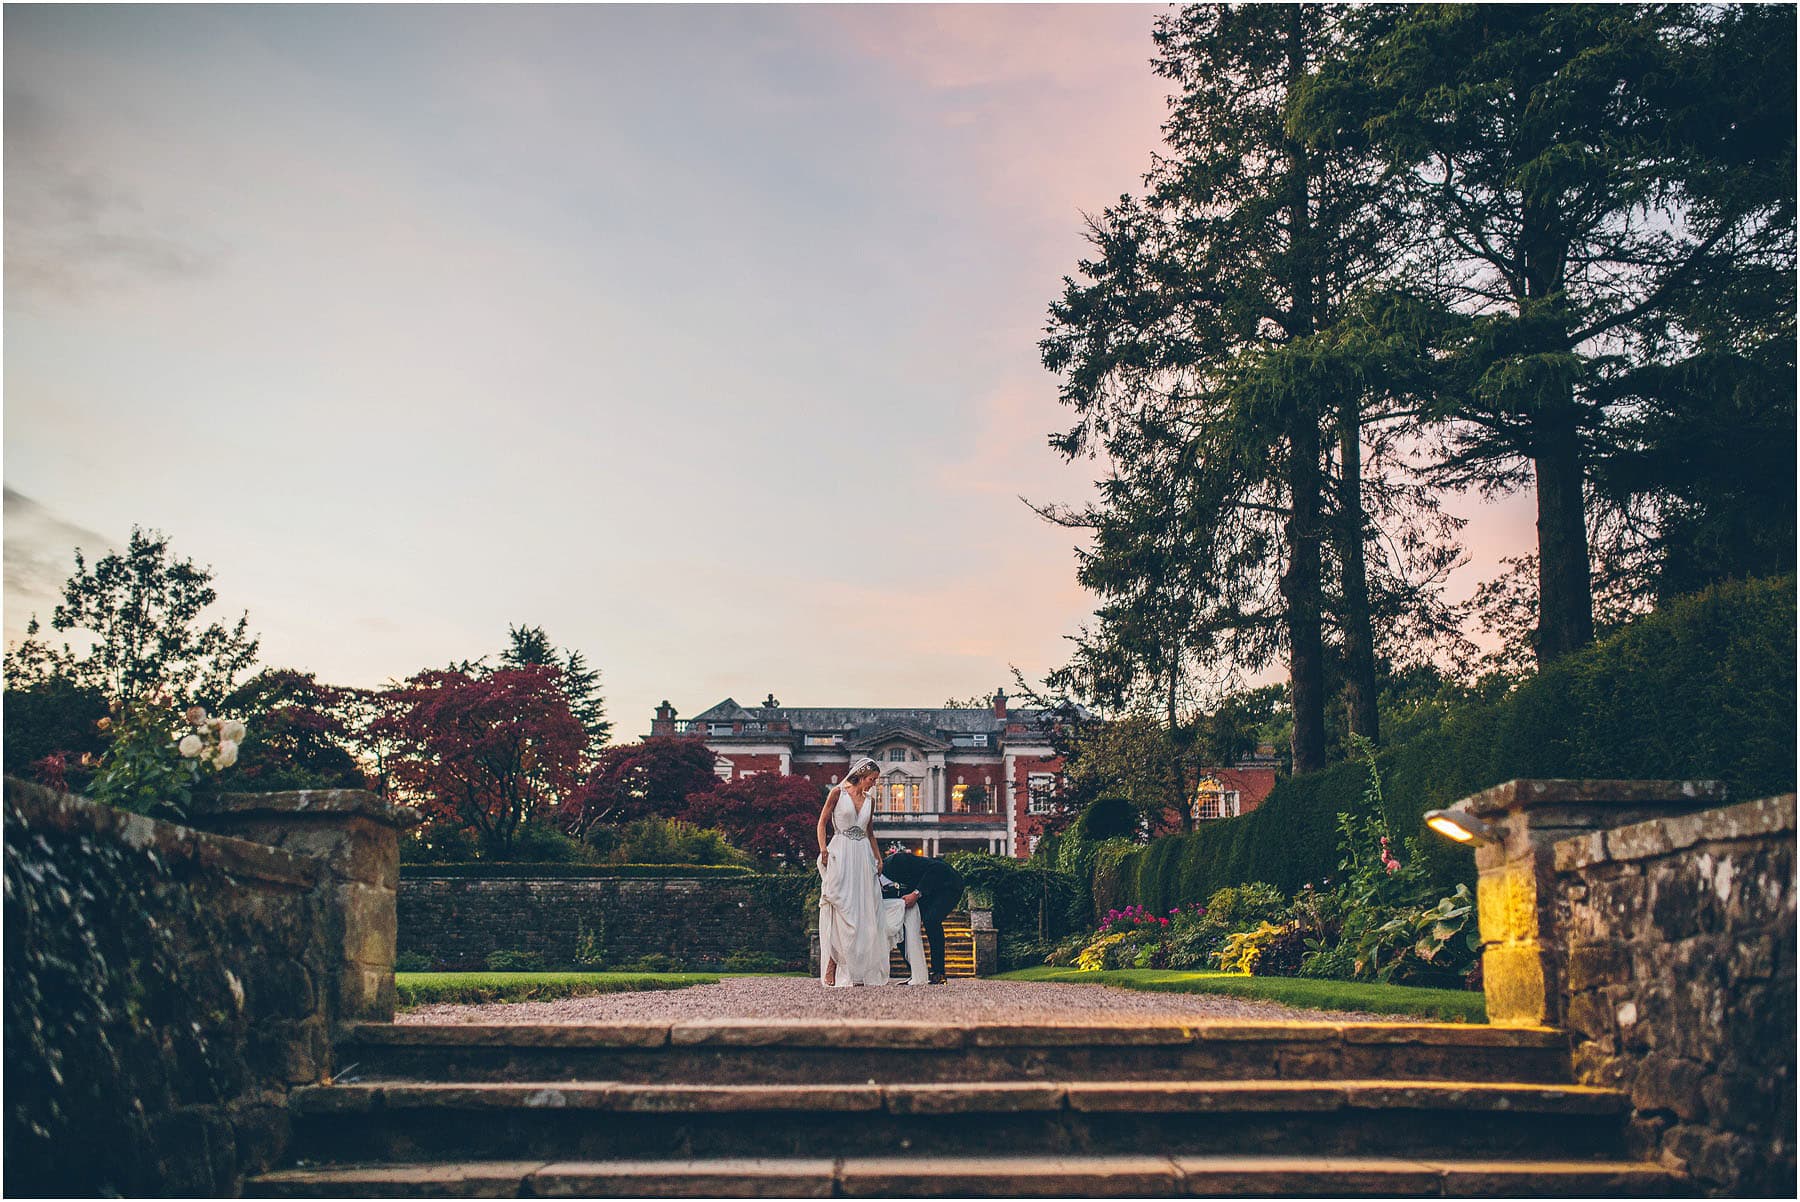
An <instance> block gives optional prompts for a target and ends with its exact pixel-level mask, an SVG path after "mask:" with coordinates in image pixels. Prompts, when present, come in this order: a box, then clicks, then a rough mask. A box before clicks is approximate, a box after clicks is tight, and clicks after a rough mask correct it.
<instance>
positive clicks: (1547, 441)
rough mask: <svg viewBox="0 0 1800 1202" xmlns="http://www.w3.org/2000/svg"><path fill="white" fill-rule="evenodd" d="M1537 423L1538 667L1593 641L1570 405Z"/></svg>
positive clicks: (1590, 591)
mask: <svg viewBox="0 0 1800 1202" xmlns="http://www.w3.org/2000/svg"><path fill="white" fill-rule="evenodd" d="M1561 408H1562V412H1561V413H1559V414H1556V415H1554V416H1550V415H1546V417H1547V419H1548V420H1546V419H1540V421H1539V425H1538V431H1537V439H1536V454H1535V455H1534V456H1533V457H1532V461H1531V463H1532V467H1533V468H1534V469H1535V471H1536V473H1537V506H1538V512H1537V531H1538V634H1537V659H1538V667H1540V668H1545V667H1548V666H1549V665H1551V664H1553V663H1555V662H1556V661H1557V660H1559V659H1561V658H1563V657H1564V656H1566V655H1569V654H1571V653H1572V652H1575V651H1579V650H1580V649H1581V648H1583V647H1585V646H1587V645H1588V644H1589V643H1591V642H1593V641H1594V597H1593V587H1592V583H1591V580H1590V577H1589V574H1588V541H1587V520H1586V507H1585V504H1584V502H1583V499H1582V493H1581V485H1582V471H1581V452H1580V442H1579V438H1578V435H1577V433H1576V430H1575V418H1574V413H1573V406H1562V407H1561Z"/></svg>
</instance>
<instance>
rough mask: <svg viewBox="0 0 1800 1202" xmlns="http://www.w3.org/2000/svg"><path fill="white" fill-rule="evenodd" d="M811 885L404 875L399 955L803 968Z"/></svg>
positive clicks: (797, 881) (437, 960)
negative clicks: (761, 961)
mask: <svg viewBox="0 0 1800 1202" xmlns="http://www.w3.org/2000/svg"><path fill="white" fill-rule="evenodd" d="M815 879H816V878H814V877H813V876H812V875H810V874H798V873H797V874H794V875H788V876H776V875H769V876H715V877H679V876H671V877H650V878H618V877H574V876H566V875H556V876H550V875H546V876H543V877H509V878H506V879H499V878H492V877H467V876H436V875H432V873H431V870H430V868H429V867H428V866H425V865H420V866H417V867H408V868H406V869H405V870H404V871H403V872H402V874H401V878H400V894H399V903H398V904H399V951H400V954H401V955H402V956H406V955H408V954H413V955H423V956H424V957H425V958H426V959H427V960H428V961H430V963H431V965H432V967H434V968H442V969H479V968H482V967H485V965H486V962H487V957H488V955H489V953H491V952H497V951H510V952H535V953H537V954H539V955H541V956H543V957H544V960H545V962H546V964H548V965H549V966H550V967H552V968H558V967H565V968H566V967H576V966H586V965H594V964H605V965H618V964H627V963H632V962H635V961H638V960H641V959H643V958H644V957H645V956H653V955H654V956H667V957H668V958H669V959H670V960H672V961H673V962H675V963H676V964H678V965H682V966H689V967H715V966H718V965H719V964H721V963H722V962H723V961H724V960H725V959H726V958H727V957H728V956H731V955H733V954H736V953H740V952H750V953H758V952H760V953H764V954H767V955H770V956H773V957H774V958H775V959H776V960H777V961H779V962H780V963H781V964H783V965H784V966H786V967H790V968H796V969H803V968H805V966H806V954H807V946H806V900H807V897H808V895H809V894H810V892H811V890H812V888H813V885H814V883H815Z"/></svg>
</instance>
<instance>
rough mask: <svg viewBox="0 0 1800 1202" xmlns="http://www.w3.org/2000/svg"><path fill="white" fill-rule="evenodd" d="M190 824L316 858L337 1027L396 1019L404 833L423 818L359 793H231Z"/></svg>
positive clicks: (199, 811) (195, 815)
mask: <svg viewBox="0 0 1800 1202" xmlns="http://www.w3.org/2000/svg"><path fill="white" fill-rule="evenodd" d="M188 820H189V822H190V823H191V824H192V825H194V826H197V827H200V828H202V829H204V830H210V831H216V832H218V833H219V834H222V835H233V836H236V837H238V838H240V839H251V840H254V841H256V842H258V843H266V844H269V845H271V846H273V847H279V848H282V849H283V850H286V851H290V852H295V853H297V854H300V855H305V856H312V857H315V858H317V859H318V860H319V861H321V862H322V863H323V865H324V867H325V871H326V873H327V874H328V878H329V879H328V881H327V883H326V885H325V886H324V888H325V889H326V890H327V896H326V913H327V917H328V921H329V922H330V924H331V946H332V947H333V948H334V949H335V950H336V953H337V955H338V963H337V964H336V966H335V969H334V976H335V981H336V989H335V991H334V997H333V999H332V1000H333V1006H332V1016H333V1019H334V1021H335V1022H338V1023H346V1022H392V1021H393V1018H394V1006H395V1002H396V998H395V994H394V941H395V895H396V893H397V891H398V889H399V885H400V843H399V834H400V829H401V828H402V827H405V826H410V825H412V824H413V823H414V822H416V821H418V816H417V815H416V814H415V813H414V812H413V811H412V810H410V809H404V808H401V807H398V806H392V805H389V804H387V803H386V802H384V801H383V800H382V799H381V798H379V797H377V796H376V795H375V794H373V793H367V792H364V791H362V790H360V789H306V790H299V791H296V792H291V793H227V794H225V795H223V796H221V797H219V798H218V799H217V800H216V801H213V802H210V803H207V804H204V805H197V806H196V807H195V809H194V811H193V812H192V813H191V814H189V816H188Z"/></svg>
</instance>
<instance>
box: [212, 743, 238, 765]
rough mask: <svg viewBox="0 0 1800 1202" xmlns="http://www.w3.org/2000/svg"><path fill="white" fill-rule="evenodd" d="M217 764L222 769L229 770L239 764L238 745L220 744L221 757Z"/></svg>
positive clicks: (219, 756)
mask: <svg viewBox="0 0 1800 1202" xmlns="http://www.w3.org/2000/svg"><path fill="white" fill-rule="evenodd" d="M215 762H216V763H217V764H218V765H219V767H221V768H229V767H231V766H232V765H233V764H235V763H237V744H236V743H231V742H225V743H221V744H219V755H218V758H217V760H216V761H215Z"/></svg>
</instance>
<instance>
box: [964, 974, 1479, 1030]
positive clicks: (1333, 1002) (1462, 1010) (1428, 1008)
mask: <svg viewBox="0 0 1800 1202" xmlns="http://www.w3.org/2000/svg"><path fill="white" fill-rule="evenodd" d="M1000 979H1002V980H1007V981H1058V982H1069V983H1072V984H1077V985H1118V986H1122V987H1123V988H1126V989H1145V990H1151V991H1153V992H1166V993H1224V994H1229V995H1231V996H1232V997H1245V998H1258V999H1261V1000H1263V1001H1269V1002H1281V1003H1283V1004H1285V1005H1289V1006H1303V1007H1306V1008H1308V1009H1314V1010H1362V1011H1366V1012H1368V1013H1371V1014H1396V1015H1405V1016H1407V1017H1409V1018H1426V1019H1433V1020H1435V1021H1438V1022H1453V1023H1485V1022H1486V1021H1487V1003H1486V1000H1485V999H1484V998H1483V996H1482V995H1481V994H1479V993H1475V992H1472V991H1469V990H1465V989H1415V988H1412V987H1410V986H1406V985H1378V984H1374V983H1371V982H1366V981H1321V980H1314V979H1312V978H1309V977H1308V978H1303V977H1246V976H1242V975H1240V974H1238V973H1229V972H1179V971H1176V970H1174V969H1161V968H1124V969H1116V970H1107V971H1102V972H1082V971H1080V970H1079V969H1074V968H1022V969H1020V970H1018V971H1017V972H1009V973H1002V974H1001V975H1000Z"/></svg>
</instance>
